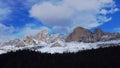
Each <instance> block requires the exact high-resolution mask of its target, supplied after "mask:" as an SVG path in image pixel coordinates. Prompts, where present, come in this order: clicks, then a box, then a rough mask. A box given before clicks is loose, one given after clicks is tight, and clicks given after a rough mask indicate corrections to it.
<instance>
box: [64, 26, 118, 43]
mask: <svg viewBox="0 0 120 68" xmlns="http://www.w3.org/2000/svg"><path fill="white" fill-rule="evenodd" d="M114 39H120V33H107V32H103V31H102V30H101V29H98V28H97V29H95V30H94V32H91V31H90V30H88V29H85V28H82V27H77V28H75V29H74V30H73V32H72V33H70V34H69V35H68V36H67V38H66V42H71V41H77V42H98V41H108V40H114Z"/></svg>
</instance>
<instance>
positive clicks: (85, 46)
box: [0, 40, 120, 54]
mask: <svg viewBox="0 0 120 68" xmlns="http://www.w3.org/2000/svg"><path fill="white" fill-rule="evenodd" d="M56 42H57V43H59V45H61V46H58V47H51V46H52V45H53V44H54V43H56ZM56 42H54V43H50V44H47V43H45V42H41V43H40V44H39V45H27V46H24V47H15V46H11V45H9V46H1V47H0V54H4V53H7V52H10V51H14V52H15V51H17V50H23V49H30V50H34V51H36V52H41V53H51V54H54V53H61V54H62V53H71V52H74V53H76V52H78V51H82V50H90V49H97V48H100V47H102V48H105V47H110V46H120V40H111V41H106V42H96V43H83V42H63V41H60V40H58V41H56Z"/></svg>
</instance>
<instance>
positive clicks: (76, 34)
mask: <svg viewBox="0 0 120 68" xmlns="http://www.w3.org/2000/svg"><path fill="white" fill-rule="evenodd" d="M91 35H92V33H91V32H90V31H89V30H88V29H85V28H82V27H77V28H75V29H74V30H73V32H72V33H71V34H70V35H68V37H67V38H66V41H67V42H71V41H77V42H88V41H90V40H91V38H90V37H91Z"/></svg>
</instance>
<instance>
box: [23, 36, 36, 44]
mask: <svg viewBox="0 0 120 68" xmlns="http://www.w3.org/2000/svg"><path fill="white" fill-rule="evenodd" d="M23 41H24V42H25V43H26V44H28V45H35V44H36V42H35V41H34V39H33V37H32V36H26V37H25V38H24V40H23Z"/></svg>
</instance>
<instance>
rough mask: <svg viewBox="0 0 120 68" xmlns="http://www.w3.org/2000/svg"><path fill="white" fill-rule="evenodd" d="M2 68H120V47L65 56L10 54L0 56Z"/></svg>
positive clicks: (27, 52)
mask: <svg viewBox="0 0 120 68" xmlns="http://www.w3.org/2000/svg"><path fill="white" fill-rule="evenodd" d="M0 68H120V47H109V48H104V49H103V48H99V49H97V50H87V51H82V52H78V53H64V54H47V53H38V52H34V51H29V50H23V51H17V52H9V53H7V54H3V55H0Z"/></svg>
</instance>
